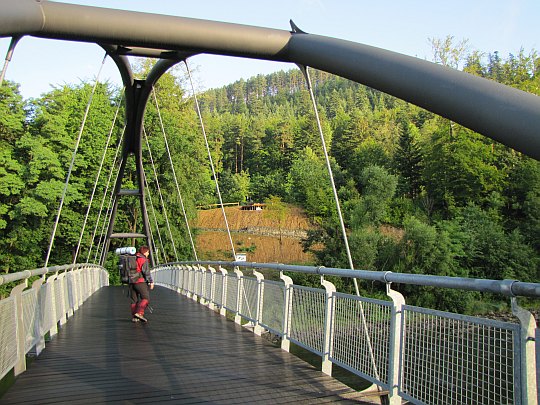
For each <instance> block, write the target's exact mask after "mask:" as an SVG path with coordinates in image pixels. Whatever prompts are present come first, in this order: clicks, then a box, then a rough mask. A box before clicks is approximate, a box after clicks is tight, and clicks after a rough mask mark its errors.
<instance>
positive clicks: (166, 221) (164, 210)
mask: <svg viewBox="0 0 540 405" xmlns="http://www.w3.org/2000/svg"><path fill="white" fill-rule="evenodd" d="M143 133H144V140H145V141H146V147H147V148H148V155H149V156H150V163H151V164H152V170H153V171H154V180H155V181H156V187H157V191H158V194H159V200H160V202H161V207H162V209H163V216H164V217H165V223H166V224H167V230H168V231H169V236H170V237H171V243H172V247H173V251H174V257H175V259H176V261H178V253H176V246H175V243H174V237H173V234H172V231H171V224H170V223H169V216H168V215H167V208H166V206H165V201H163V194H162V193H161V187H160V186H159V180H158V175H157V171H156V166H155V165H154V158H153V157H152V150H151V149H150V143H149V142H148V136H146V130H145V129H144V127H143Z"/></svg>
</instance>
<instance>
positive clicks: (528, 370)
mask: <svg viewBox="0 0 540 405" xmlns="http://www.w3.org/2000/svg"><path fill="white" fill-rule="evenodd" d="M511 300H512V313H513V314H514V315H515V316H516V317H517V318H518V319H519V323H520V324H521V333H520V339H521V345H520V347H521V353H520V362H521V367H520V368H521V403H523V404H529V405H537V404H538V394H537V389H538V388H537V386H536V343H535V333H536V331H535V329H536V322H535V320H534V316H533V315H532V314H531V313H530V312H529V311H527V310H525V309H523V308H521V307H520V306H519V305H518V303H517V298H516V297H512V299H511Z"/></svg>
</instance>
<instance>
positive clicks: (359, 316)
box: [330, 293, 392, 385]
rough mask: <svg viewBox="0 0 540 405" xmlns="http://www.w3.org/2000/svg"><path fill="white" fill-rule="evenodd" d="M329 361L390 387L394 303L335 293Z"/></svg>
mask: <svg viewBox="0 0 540 405" xmlns="http://www.w3.org/2000/svg"><path fill="white" fill-rule="evenodd" d="M334 297H335V304H334V313H333V316H334V318H333V322H334V333H333V336H332V351H331V355H330V359H331V360H332V361H333V362H335V363H336V364H338V365H340V366H342V367H344V368H347V369H348V370H350V371H352V372H354V373H355V374H358V375H360V376H362V377H364V378H367V379H369V380H370V381H372V382H374V383H375V382H377V383H379V384H380V383H382V384H383V385H385V384H388V363H389V352H390V334H391V324H392V304H391V303H390V302H386V301H380V300H372V299H368V298H361V297H356V296H352V295H347V294H341V293H335V294H334Z"/></svg>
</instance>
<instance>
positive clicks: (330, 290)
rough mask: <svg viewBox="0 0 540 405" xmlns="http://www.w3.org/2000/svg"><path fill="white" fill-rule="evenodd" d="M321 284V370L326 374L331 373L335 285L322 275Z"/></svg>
mask: <svg viewBox="0 0 540 405" xmlns="http://www.w3.org/2000/svg"><path fill="white" fill-rule="evenodd" d="M321 285H322V286H323V287H324V289H325V290H326V308H325V318H324V344H323V357H322V372H323V373H324V374H327V375H332V362H331V361H330V355H331V354H332V336H333V334H334V293H335V292H336V286H335V285H334V284H332V283H331V282H330V281H327V280H325V279H324V278H323V277H322V276H321Z"/></svg>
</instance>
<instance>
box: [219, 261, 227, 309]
mask: <svg viewBox="0 0 540 405" xmlns="http://www.w3.org/2000/svg"><path fill="white" fill-rule="evenodd" d="M218 270H219V271H221V275H222V276H223V277H222V280H223V281H222V282H221V307H220V308H219V314H220V315H221V316H226V315H227V309H225V304H226V303H227V301H226V299H227V284H228V283H227V270H225V269H224V268H223V267H221V266H219V268H218Z"/></svg>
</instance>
